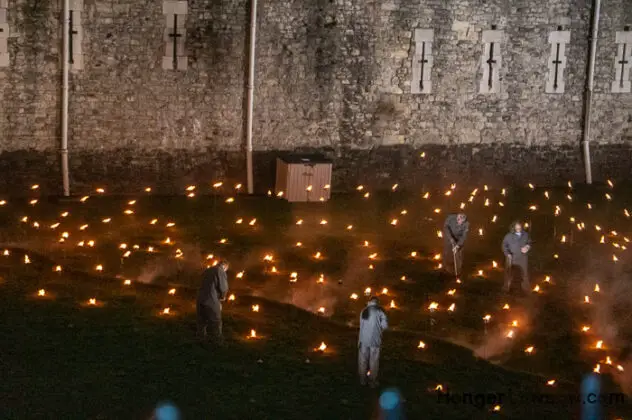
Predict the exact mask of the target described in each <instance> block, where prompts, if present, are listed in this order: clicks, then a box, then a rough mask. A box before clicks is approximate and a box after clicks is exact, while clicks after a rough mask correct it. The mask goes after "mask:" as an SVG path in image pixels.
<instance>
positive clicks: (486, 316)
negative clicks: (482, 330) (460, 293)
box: [483, 314, 492, 323]
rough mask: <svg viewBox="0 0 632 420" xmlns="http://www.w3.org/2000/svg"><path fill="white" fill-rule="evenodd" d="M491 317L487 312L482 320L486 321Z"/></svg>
mask: <svg viewBox="0 0 632 420" xmlns="http://www.w3.org/2000/svg"><path fill="white" fill-rule="evenodd" d="M491 319H492V316H491V315H490V314H487V315H485V316H484V317H483V321H485V322H486V323H487V322H489V321H491Z"/></svg>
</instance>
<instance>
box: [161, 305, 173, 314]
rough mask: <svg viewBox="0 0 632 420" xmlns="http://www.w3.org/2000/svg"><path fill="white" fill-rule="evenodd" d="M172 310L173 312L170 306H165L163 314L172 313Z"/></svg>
mask: <svg viewBox="0 0 632 420" xmlns="http://www.w3.org/2000/svg"><path fill="white" fill-rule="evenodd" d="M170 312H171V308H169V307H167V308H164V309H163V310H162V314H163V315H169V313H170Z"/></svg>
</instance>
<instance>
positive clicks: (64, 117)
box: [60, 0, 70, 197]
mask: <svg viewBox="0 0 632 420" xmlns="http://www.w3.org/2000/svg"><path fill="white" fill-rule="evenodd" d="M69 25H70V0H64V10H63V25H62V32H63V33H62V42H63V44H64V45H63V50H62V61H63V63H62V90H61V149H60V153H61V176H62V183H63V189H64V197H68V196H69V195H70V180H69V176H68V62H69V61H70V60H69V57H68V54H69V51H68V50H69V45H68V42H69V36H68V35H69V33H70V28H69Z"/></svg>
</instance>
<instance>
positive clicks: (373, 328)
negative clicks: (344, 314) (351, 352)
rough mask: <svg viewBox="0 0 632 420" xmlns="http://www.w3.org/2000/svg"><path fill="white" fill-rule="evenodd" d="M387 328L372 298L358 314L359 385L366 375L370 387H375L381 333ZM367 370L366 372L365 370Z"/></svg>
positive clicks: (383, 315)
mask: <svg viewBox="0 0 632 420" xmlns="http://www.w3.org/2000/svg"><path fill="white" fill-rule="evenodd" d="M387 328H388V321H387V319H386V314H385V313H384V311H383V310H382V308H380V306H379V305H378V300H377V299H376V298H372V299H371V300H370V301H369V303H368V305H367V306H366V308H364V309H363V310H362V313H361V314H360V335H359V338H358V373H359V375H360V383H361V384H363V385H364V384H366V381H367V373H368V372H370V374H369V375H368V378H369V381H370V383H371V385H372V386H375V385H377V375H378V373H379V368H380V349H381V347H382V331H384V330H385V329H387ZM367 368H368V370H367Z"/></svg>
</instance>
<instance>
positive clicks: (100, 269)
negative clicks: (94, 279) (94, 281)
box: [94, 264, 103, 271]
mask: <svg viewBox="0 0 632 420" xmlns="http://www.w3.org/2000/svg"><path fill="white" fill-rule="evenodd" d="M94 269H95V270H97V271H103V266H102V265H101V264H98V265H97V266H96V267H95V268H94Z"/></svg>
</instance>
